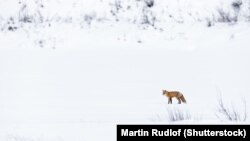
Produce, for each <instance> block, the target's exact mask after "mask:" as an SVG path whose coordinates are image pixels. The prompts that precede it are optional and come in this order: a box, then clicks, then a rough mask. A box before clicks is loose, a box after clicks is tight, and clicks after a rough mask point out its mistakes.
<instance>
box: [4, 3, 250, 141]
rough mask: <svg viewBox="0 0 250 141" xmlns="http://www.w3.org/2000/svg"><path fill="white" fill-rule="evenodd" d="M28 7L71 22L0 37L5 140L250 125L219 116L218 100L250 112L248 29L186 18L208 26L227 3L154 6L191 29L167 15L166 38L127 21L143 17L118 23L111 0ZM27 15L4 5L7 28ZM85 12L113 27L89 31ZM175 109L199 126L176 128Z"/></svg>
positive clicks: (87, 138)
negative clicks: (171, 112) (170, 95)
mask: <svg viewBox="0 0 250 141" xmlns="http://www.w3.org/2000/svg"><path fill="white" fill-rule="evenodd" d="M21 2H23V3H26V4H27V5H28V6H30V8H29V11H32V10H34V11H36V9H32V8H34V6H32V4H34V2H40V3H43V4H44V8H45V9H43V10H41V11H42V12H44V13H43V14H44V16H45V15H46V16H47V17H53V16H54V17H62V19H63V18H65V19H67V18H68V17H72V19H73V20H72V21H71V22H70V23H68V22H65V21H63V20H62V21H60V20H59V22H58V21H52V22H51V26H47V24H46V23H45V24H44V23H41V24H37V25H33V24H32V23H27V24H24V25H22V26H21V27H22V28H20V29H17V30H15V31H7V30H2V31H0V140H1V141H21V140H22V141H31V140H32V141H33V140H34V141H100V140H107V141H114V140H116V125H117V124H170V123H171V124H227V123H230V124H232V123H240V124H249V123H250V121H249V118H248V119H247V120H246V121H237V122H232V121H227V120H221V119H218V117H217V116H216V112H217V106H218V98H219V97H220V96H221V97H222V98H223V100H224V102H225V104H226V105H227V106H228V107H230V106H231V105H233V106H234V107H235V109H236V110H237V111H239V113H240V114H241V115H243V114H244V112H245V111H244V102H243V101H244V100H245V101H246V104H247V105H246V109H247V113H249V112H250V109H249V106H248V105H249V103H250V95H249V92H250V86H249V84H250V73H249V72H250V62H249V60H250V55H249V54H250V48H249V35H250V23H249V22H247V21H245V20H241V21H239V22H237V23H231V24H228V23H216V24H215V25H214V26H211V27H207V26H206V24H204V21H201V22H199V21H197V19H195V20H191V19H192V18H190V17H189V16H185V15H183V14H185V13H188V12H187V11H189V10H190V11H191V12H190V13H197V11H198V15H199V16H196V18H197V17H198V18H199V17H202V18H203V19H206V17H209V16H211V11H213V10H214V8H215V7H217V6H220V4H221V3H226V4H228V3H229V2H228V1H227V2H226V1H225V0H221V1H219V2H218V1H217V0H212V1H205V0H178V1H176V2H170V0H168V1H167V0H166V1H157V0H156V1H155V3H156V8H155V9H153V10H155V11H156V13H157V10H160V9H162V8H159V7H158V8H157V5H159V6H161V7H164V6H166V5H167V6H168V7H169V8H167V9H168V10H169V11H168V12H167V13H173V14H176V16H174V17H178V14H179V16H182V17H183V18H178V19H182V20H183V21H184V23H178V22H177V23H176V21H169V19H165V18H164V17H163V18H162V21H161V22H159V24H158V26H159V27H160V28H161V29H162V30H158V29H155V28H153V27H147V28H145V29H144V28H141V27H138V24H131V23H130V22H126V21H130V20H132V19H133V18H131V17H133V16H138V15H136V13H137V11H136V10H131V11H130V12H124V13H123V12H120V17H124V21H119V22H116V21H113V20H111V19H112V18H113V17H112V16H111V15H109V14H110V13H109V12H108V10H107V9H108V7H109V6H110V3H111V2H113V1H111V0H102V1H100V0H91V1H86V0H78V1H70V0H68V1H62V0H52V1H47V0H44V1H28V0H26V1H21ZM126 2H127V3H128V5H129V3H133V1H129V0H128V1H126ZM243 2H247V0H246V1H243ZM35 6H37V5H35ZM19 7H20V4H18V3H17V2H16V1H14V0H8V1H7V0H1V1H0V11H1V12H0V25H1V27H5V21H6V19H8V18H9V17H10V16H13V17H15V16H17V15H16V13H18V10H19ZM176 7H177V8H176ZM190 7H192V8H190ZM204 7H206V9H208V10H206V9H204ZM134 8H135V7H134ZM10 9H11V10H10ZM132 9H133V7H132ZM135 9H136V8H135ZM177 9H182V10H181V11H182V12H180V11H179V12H178V11H175V10H177ZM243 10H244V9H243ZM245 10H246V9H245ZM105 11H106V12H105ZM133 12H134V13H133ZM160 12H162V11H158V13H160ZM31 13H32V12H31ZM163 13H164V12H163ZM180 13H181V14H180ZM82 14H90V15H96V17H97V18H104V19H106V20H105V21H99V22H97V21H96V22H94V23H92V24H91V25H83V26H81V24H80V25H79V22H80V21H81V15H82ZM122 14H124V15H123V16H122ZM55 15H56V16H55ZM156 15H157V14H156ZM163 15H164V14H163ZM242 15H244V13H242ZM162 89H167V90H178V91H181V92H182V93H183V94H184V96H185V98H186V99H187V104H182V105H178V104H177V101H176V100H175V99H174V104H172V105H169V104H167V98H166V97H164V96H163V95H162ZM176 108H177V109H181V110H183V111H185V112H188V113H190V115H191V119H187V120H183V121H176V122H172V121H169V120H168V109H176Z"/></svg>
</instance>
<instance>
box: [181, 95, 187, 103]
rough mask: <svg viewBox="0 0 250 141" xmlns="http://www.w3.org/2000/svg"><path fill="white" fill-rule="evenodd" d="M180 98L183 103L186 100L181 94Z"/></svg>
mask: <svg viewBox="0 0 250 141" xmlns="http://www.w3.org/2000/svg"><path fill="white" fill-rule="evenodd" d="M180 99H181V101H182V102H183V103H187V101H186V99H185V97H184V96H183V94H181V96H180Z"/></svg>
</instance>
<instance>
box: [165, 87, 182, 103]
mask: <svg viewBox="0 0 250 141" xmlns="http://www.w3.org/2000/svg"><path fill="white" fill-rule="evenodd" d="M162 93H163V95H165V96H166V97H168V104H172V97H176V99H177V100H178V104H181V102H182V103H187V102H186V99H185V98H184V96H183V94H182V93H181V92H179V91H167V90H162Z"/></svg>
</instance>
